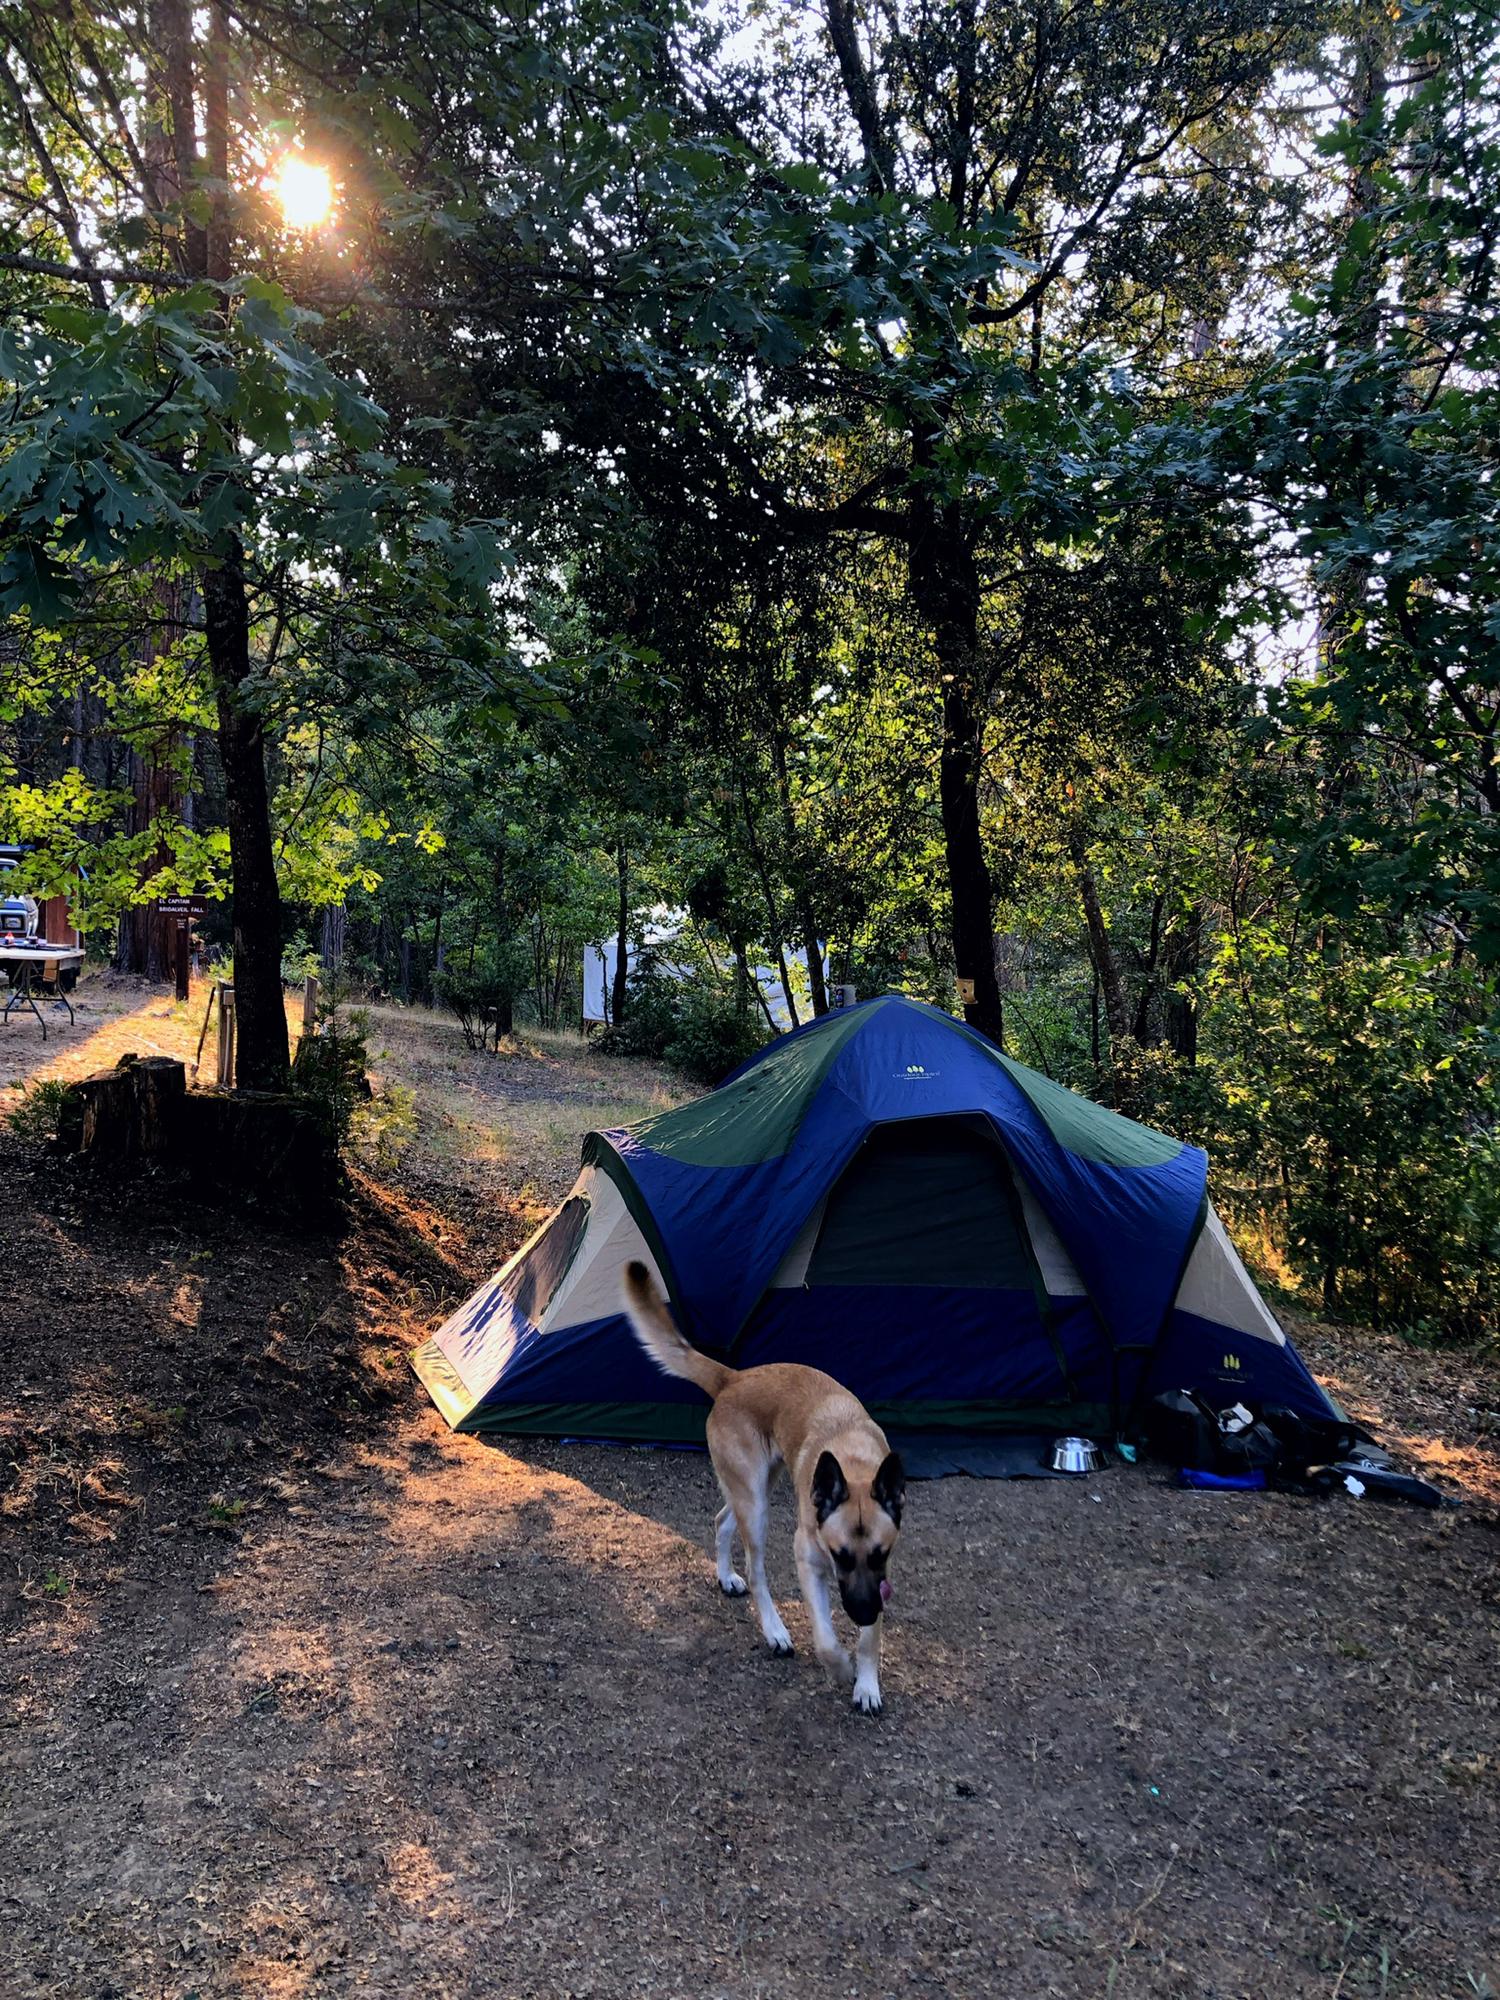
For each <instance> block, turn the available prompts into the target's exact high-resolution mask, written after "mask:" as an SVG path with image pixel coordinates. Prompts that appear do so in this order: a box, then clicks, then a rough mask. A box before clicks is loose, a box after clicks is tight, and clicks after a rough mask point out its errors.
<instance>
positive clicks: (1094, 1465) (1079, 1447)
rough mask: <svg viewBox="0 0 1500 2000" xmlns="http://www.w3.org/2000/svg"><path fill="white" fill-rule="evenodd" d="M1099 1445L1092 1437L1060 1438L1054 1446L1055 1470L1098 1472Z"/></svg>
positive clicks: (1053, 1468)
mask: <svg viewBox="0 0 1500 2000" xmlns="http://www.w3.org/2000/svg"><path fill="white" fill-rule="evenodd" d="M1099 1465H1100V1459H1099V1447H1098V1445H1096V1444H1095V1443H1094V1441H1093V1439H1092V1438H1059V1439H1058V1440H1057V1442H1056V1444H1054V1445H1053V1447H1052V1470H1053V1471H1054V1472H1079V1473H1083V1472H1097V1471H1098V1470H1099Z"/></svg>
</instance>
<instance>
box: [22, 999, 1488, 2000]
mask: <svg viewBox="0 0 1500 2000" xmlns="http://www.w3.org/2000/svg"><path fill="white" fill-rule="evenodd" d="M85 994H86V997H88V998H89V1001H90V1005H91V1007H94V1008H95V1010H96V1011H94V1012H93V1013H91V1014H90V1015H89V1016H87V1017H84V1016H81V1017H80V1021H81V1024H83V1023H85V1022H86V1023H87V1031H86V1032H85V1033H81V1034H80V1036H79V1037H78V1038H77V1040H75V1041H73V1042H72V1043H71V1044H69V1045H65V1046H64V1045H59V1044H54V1043H53V1042H51V1041H49V1044H48V1050H47V1061H48V1062H49V1064H50V1063H51V1062H53V1061H54V1060H56V1059H58V1058H59V1057H61V1058H63V1059H64V1060H66V1061H68V1062H72V1061H74V1060H75V1058H76V1059H77V1060H78V1061H79V1062H80V1063H81V1066H82V1067H83V1068H85V1069H87V1068H93V1067H97V1066H98V1060H99V1058H98V1056H97V1051H98V1049H99V1048H100V1047H103V1046H104V1044H103V1043H99V1042H96V1043H95V1058H94V1059H89V1058H88V1056H87V1055H86V1053H85V1051H86V1048H87V1043H88V1040H89V1037H90V1036H93V1037H97V1036H101V1035H102V1036H105V1037H106V1038H108V1037H112V1036H114V1035H115V1034H116V1032H117V1031H118V1032H124V1033H126V1034H127V1035H128V1034H130V1033H134V1034H135V1035H137V1036H140V1035H142V1033H143V1030H144V1028H145V1025H146V1023H147V1022H151V1021H154V1022H155V1024H156V1027H157V1029H158V1030H159V1033H160V1038H161V1045H162V1046H165V1047H168V1048H175V1046H176V1044H174V1043H173V1041H172V1037H173V1035H175V1034H178V1033H179V1031H180V1030H181V1028H182V1023H181V1022H174V1021H173V1020H171V1019H167V1018H158V1017H159V1016H171V1015H172V1014H173V1012H174V1010H172V1009H171V1007H170V1005H169V1004H168V1005H165V1007H164V1006H163V1003H162V1002H161V1001H160V1000H159V998H158V997H157V996H152V995H145V994H142V993H141V992H140V991H139V990H125V989H118V990H117V989H110V990H105V989H103V988H102V987H101V988H99V989H98V990H97V991H95V990H92V986H91V987H88V988H85ZM153 1009H154V1010H155V1012H154V1013H153ZM188 1012H189V1014H191V1012H192V1010H191V1009H189V1010H188ZM122 1023H123V1027H122ZM189 1025H190V1032H191V1034H193V1035H196V1029H197V1023H196V1020H191V1021H190V1024H189ZM33 1026H34V1024H33ZM371 1027H372V1036H371V1040H372V1047H373V1048H374V1050H375V1054H376V1061H377V1067H378V1068H379V1069H380V1070H381V1071H382V1073H383V1074H384V1076H385V1077H386V1079H387V1081H388V1082H392V1081H394V1082H399V1083H400V1085H401V1087H402V1088H404V1089H407V1090H409V1091H410V1092H411V1093H412V1123H413V1125H414V1128H415V1136H414V1138H413V1139H412V1141H411V1144H410V1146H409V1147H408V1150H407V1153H406V1155H405V1158H404V1160H403V1162H402V1164H401V1165H400V1166H399V1167H398V1168H397V1169H396V1170H395V1171H394V1173H392V1174H390V1175H388V1176H386V1182H387V1183H388V1184H384V1185H382V1184H381V1182H379V1181H377V1180H373V1179H365V1180H364V1181H363V1182H362V1184H361V1188H360V1191H359V1194H358V1196H357V1199H356V1201H355V1204H354V1210H353V1215H352V1218H351V1223H350V1227H349V1229H348V1230H347V1231H346V1233H345V1234H344V1235H343V1236H342V1237H339V1238H337V1239H334V1238H326V1237H297V1236H292V1235H286V1234H268V1233H267V1232H266V1231H265V1230H264V1228H262V1227H261V1226H260V1225H258V1224H257V1223H255V1222H254V1220H253V1219H252V1218H249V1217H246V1216H240V1215H234V1214H225V1213H223V1212H216V1211H213V1210H210V1209H207V1208H204V1207H201V1206H197V1205H195V1204H194V1202H193V1201H192V1199H191V1198H190V1193H186V1192H184V1191H183V1190H180V1189H172V1188H168V1187H163V1186H158V1185H155V1184H152V1183H149V1182H147V1183H144V1184H140V1185H137V1186H135V1187H128V1188H127V1187H123V1186H116V1187H111V1188H100V1187H98V1186H97V1185H95V1184H93V1183H91V1182H89V1181H86V1180H83V1179H80V1178H79V1177H77V1176H76V1175H75V1174H72V1173H70V1172H68V1171H66V1170H65V1169H64V1168H62V1167H60V1166H59V1165H58V1163H56V1162H54V1161H51V1160H49V1159H48V1158H47V1157H46V1155H45V1154H44V1153H43V1152H42V1151H40V1150H39V1149H37V1148H35V1147H32V1146H29V1145H27V1144H25V1143H23V1142H22V1141H20V1140H18V1139H16V1138H14V1137H12V1136H10V1135H8V1134H6V1135H5V1136H3V1137H0V1201H3V1203H4V1207H5V1211H6V1214H7V1217H8V1220H9V1236H8V1246H7V1247H8V1250H9V1257H8V1262H7V1274H6V1293H7V1302H8V1304H9V1308H10V1310H9V1311H8V1313H7V1314H6V1315H5V1319H4V1331H3V1333H0V1995H3V1996H4V2000H40V1996H43V1995H45V1996H48V2000H190V1996H198V2000H209V1996H215V1997H217V1996H229V1995H234V1996H249V2000H260V1996H266V1997H267V2000H353V1996H356V1995H370V1996H380V2000H385V1996H391V2000H395V1996H401V2000H439V1996H442V1997H443V2000H450V1996H451V2000H460V1996H463V2000H467V1996H471V1995H496V1996H515V2000H533V1996H534V2000H567V1996H575V2000H618V1996H624V1995H628V1994H634V1993H650V1994H653V1995H659V1996H682V2000H752V1996H763V2000H773V1996H775V2000H780V1996H793V1995H795V1996H799V2000H801V1996H811V2000H824V1996H827V2000H836V1996H837V2000H843V1996H851V2000H883V1996H888V1995H889V1996H905V1995H930V1996H945V2000H949V1997H950V1996H951V2000H978V1996H986V2000H989V1996H994V2000H1031V1997H1032V1996H1050V1995H1057V1996H1067V2000H1072V1997H1073V1996H1085V1995H1089V1996H1093V1995H1097V1996H1102V2000H1109V1997H1110V1996H1114V2000H1125V1996H1155V1995H1173V1996H1182V2000H1189V1996H1191V2000H1210V1996H1212V1997H1213V2000H1231V1996H1233V2000H1264V1997H1265V1996H1283V1995H1285V1996H1292V1995H1296V1996H1303V1995H1307V1996H1312V1995H1318V1996H1324V2000H1340V1996H1372V2000H1374V1997H1375V1996H1380V2000H1384V1996H1397V1995H1410V1996H1435V1997H1436V1996H1440V1997H1441V2000H1477V1996H1484V1995H1491V1996H1494V1995H1496V1994H1500V1902H1497V1897H1496V1894H1495V1882H1496V1879H1497V1861H1500V1824H1497V1817H1500V1753H1497V1749H1496V1735H1497V1732H1496V1702H1497V1683H1496V1676H1495V1662H1496V1657H1497V1653H1496V1641H1497V1638H1500V1592H1497V1584H1496V1576H1497V1572H1496V1554H1497V1522H1500V1516H1497V1513H1496V1509H1495V1506H1494V1504H1493V1500H1494V1495H1495V1493H1496V1491H1497V1490H1500V1489H1497V1487H1496V1486H1495V1484H1494V1482H1495V1481H1496V1480H1497V1479H1500V1450H1497V1426H1500V1417H1497V1409H1500V1379H1497V1371H1496V1369H1495V1367H1494V1366H1493V1365H1492V1364H1491V1363H1487V1362H1486V1361H1484V1360H1483V1358H1481V1357H1474V1356H1469V1357H1457V1358H1455V1357H1442V1356H1434V1355H1430V1354H1425V1353H1421V1352H1418V1351H1416V1350H1413V1349H1409V1348H1407V1347H1404V1346H1402V1345H1401V1344H1399V1343H1396V1342H1393V1341H1388V1340H1382V1341H1377V1340H1374V1339H1373V1338H1372V1337H1369V1336H1359V1335H1356V1334H1354V1333H1351V1332H1350V1331H1348V1330H1342V1331H1337V1332H1335V1331H1333V1330H1330V1329H1319V1328H1317V1327H1308V1328H1305V1329H1303V1337H1304V1340H1305V1351H1306V1352H1307V1354H1308V1358H1309V1360H1310V1361H1311V1363H1312V1365H1313V1366H1314V1367H1315V1368H1317V1369H1318V1371H1319V1372H1320V1373H1321V1374H1323V1375H1324V1376H1325V1377H1327V1378H1329V1379H1336V1380H1337V1382H1338V1385H1339V1393H1340V1394H1341V1395H1342V1396H1343V1397H1344V1398H1345V1399H1346V1400H1352V1401H1354V1402H1356V1403H1358V1405H1359V1407H1360V1409H1361V1410H1362V1412H1363V1413H1365V1414H1367V1415H1368V1416H1369V1417H1370V1419H1371V1420H1372V1421H1374V1422H1375V1423H1376V1424H1377V1425H1378V1426H1379V1427H1380V1428H1381V1429H1382V1430H1383V1431H1384V1433H1385V1435H1386V1436H1387V1438H1388V1439H1390V1440H1393V1441H1395V1440H1401V1441H1403V1442H1402V1450H1403V1453H1404V1454H1405V1455H1406V1456H1408V1457H1410V1458H1412V1459H1413V1460H1420V1461H1421V1462H1422V1463H1423V1464H1424V1465H1426V1466H1427V1467H1428V1468H1429V1469H1430V1470H1432V1471H1435V1472H1436V1473H1438V1474H1439V1475H1440V1476H1441V1477H1443V1478H1444V1479H1445V1480H1446V1481H1447V1483H1448V1484H1449V1485H1450V1487H1451V1489H1452V1490H1453V1491H1454V1492H1455V1493H1460V1492H1462V1493H1465V1494H1466V1504H1465V1505H1464V1506H1463V1507H1462V1508H1460V1509H1457V1510H1454V1511H1452V1512H1445V1513H1442V1514H1432V1513H1423V1512H1419V1511H1416V1510H1414V1509H1406V1508H1400V1507H1390V1506H1382V1505H1379V1504H1375V1503H1371V1502H1368V1501H1366V1502H1362V1503H1355V1502H1353V1501H1343V1500H1341V1501H1329V1502H1313V1501H1306V1500H1300V1499H1293V1498H1287V1497H1279V1496H1278V1497H1253V1498H1249V1497H1245V1498H1242V1497H1238V1496H1210V1495H1194V1494H1186V1493H1182V1492H1179V1491H1177V1490H1175V1489H1173V1488H1172V1487H1171V1486H1170V1484H1169V1483H1168V1478H1167V1475H1166V1473H1165V1472H1164V1471H1163V1470H1159V1469H1155V1468H1148V1467H1142V1468H1138V1469H1136V1470H1133V1471H1130V1470H1116V1471H1111V1472H1109V1473H1107V1474H1104V1475H1101V1476H1098V1477H1096V1478H1094V1479H1091V1480H1089V1481H1087V1482H1085V1483H1079V1484H1076V1485H1075V1484H1064V1483H1061V1482H1046V1483H1008V1484H987V1483H979V1482H974V1481H969V1480H957V1479H955V1480H945V1481H942V1482H938V1483H934V1484H928V1485H923V1486H920V1487H917V1488H914V1489H913V1493H912V1497H911V1501H910V1505H909V1509H908V1516H907V1526H906V1530H905V1532H904V1535H903V1540H902V1549H901V1555H900V1560H899V1565H898V1571H897V1575H896V1595H895V1599H894V1602H893V1605H892V1616H891V1620H890V1633H889V1638H888V1642H887V1666H886V1674H885V1682H886V1696H887V1700H886V1709H885V1713H884V1714H883V1715H882V1716H881V1717H880V1718H879V1719H877V1720H865V1719H863V1718H860V1717H858V1716H856V1715H855V1714H854V1713H853V1712H852V1711H851V1710H850V1709H849V1708H848V1707H847V1705H846V1703H845V1701H844V1700H843V1699H842V1698H841V1697H839V1696H837V1695H835V1694H834V1693H833V1692H832V1691H831V1690H830V1689H829V1688H828V1687H827V1686H826V1685H825V1684H824V1683H823V1681H822V1680H821V1678H820V1676H819V1674H818V1671H817V1669H816V1667H815V1666H814V1665H813V1664H812V1663H811V1662H810V1661H809V1660H808V1659H807V1658H806V1657H802V1656H799V1657H798V1658H797V1659H795V1660H792V1661H786V1662H782V1661H776V1660H772V1659H771V1658H770V1657H768V1656H766V1655H765V1654H764V1653H763V1651H762V1650H761V1648H760V1646H759V1642H758V1638H757V1635H756V1633H755V1630H754V1627H753V1624H752V1622H751V1619H750V1615H749V1613H748V1612H747V1611H746V1610H745V1608H744V1607H743V1606H742V1605H730V1604H726V1603H725V1602H724V1601H723V1600H722V1599H721V1598H720V1597H719V1595H718V1593H717V1591H716V1590H715V1588H714V1587H713V1578H712V1570H711V1566H710V1563H709V1560H708V1556H707V1552H706V1544H707V1538H708V1529H709V1522H710V1515H711V1511H712V1505H713V1499H712V1493H711V1480H710V1476H709V1472H708V1468H707V1465H706V1462H705V1461H704V1460H703V1459H702V1458H701V1457H699V1456H697V1455H694V1454H688V1453H681V1452H672V1453H651V1452H634V1451H609V1450H603V1449H598V1448H593V1449H586V1448H580V1447H568V1446H563V1445H560V1444H536V1445H528V1446H526V1447H525V1448H523V1449H518V1450H508V1449H503V1448H498V1449H497V1448H495V1447H493V1446H489V1445H486V1444H483V1443H481V1442H479V1441H476V1440H472V1439H459V1438H454V1437H452V1436H450V1435H449V1434H448V1432H447V1431H446V1429H445V1428H444V1426H443V1425H442V1423H441V1421H440V1420H439V1418H438V1417H437V1415H436V1412H435V1411H434V1410H433V1409H432V1408H431V1407H430V1406H429V1405H428V1404H427V1402H426V1401H425V1399H424V1398H423V1397H422V1395H421V1394H420V1391H419V1390H418V1389H417V1387H416V1385H415V1383H414V1381H413V1379H412V1378H411V1376H410V1374H409V1372H408V1370H407V1367H406V1354H407V1351H408V1349H409V1348H410V1346H411V1345H412V1344H413V1343H415V1342H416V1341H417V1340H419V1339H420V1338H421V1337H423V1335H424V1334H425V1333H426V1332H428V1331H430V1330H431V1327H432V1325H433V1324H434V1323H435V1321H436V1319H437V1318H438V1316H439V1314H440V1313H441V1312H442V1310H443V1309H444V1307H445V1306H446V1305H447V1304H449V1303H451V1302H452V1301H453V1300H455V1299H456V1298H457V1297H459V1296H460V1295H461V1293H462V1291H463V1288H464V1287H465V1286H466V1285H468V1284H469V1283H471V1282H472V1281H473V1280H475V1279H477V1278H478V1277H479V1276H481V1275H483V1274H484V1273H485V1272H487V1271H488V1269H489V1268H491V1266H492V1265H493V1263H494V1261H495V1260H496V1259H497V1258H498V1257H499V1256H500V1255H502V1254H503V1253H504V1251H505V1250H506V1248H508V1247H509V1246H511V1245H512V1244H514V1243H515V1242H517V1241H519V1240H520V1238H521V1237H522V1236H523V1235H524V1233H525V1232H526V1229H527V1228H528V1227H529V1225H530V1223H531V1221H532V1219H533V1217H534V1215H535V1214H536V1213H537V1212H538V1209H539V1207H541V1206H544V1205H545V1203H546V1201H547V1200H549V1199H551V1198H553V1197H554V1196H555V1194H556V1193H557V1191H558V1190H559V1189H560V1188H561V1187H562V1186H563V1185H565V1183H566V1181H567V1179H568V1178H569V1177H570V1173H571V1163H572V1160H573V1159H574V1158H576V1141H577V1136H578V1134H579V1133H580V1132H581V1131H582V1130H583V1129H585V1128H586V1126H587V1125H588V1124H591V1123H596V1122H601V1120H602V1121H603V1122H613V1118H614V1116H615V1115H616V1114H617V1113H618V1112H619V1111H621V1110H626V1111H628V1110H629V1109H630V1108H631V1107H635V1108H637V1109H646V1108H650V1107H651V1105H652V1104H654V1103H656V1102H658V1101H659V1102H665V1101H668V1097H669V1093H670V1092H671V1090H672V1088H673V1086H672V1085H671V1084H670V1082H668V1081H666V1080H664V1079H662V1078H660V1077H658V1076H655V1075H653V1074H652V1073H651V1072H649V1071H645V1070H621V1069H620V1068H618V1067H616V1066H614V1065H610V1064H608V1063H606V1062H604V1061H601V1060H599V1059H597V1058H591V1057H590V1056H589V1055H588V1054H587V1053H585V1052H580V1051H579V1049H578V1047H577V1045H576V1044H571V1045H570V1044H568V1043H566V1042H565V1041H563V1040H561V1039H557V1040H552V1041H539V1042H536V1043H534V1044H533V1045H532V1046H531V1049H530V1051H529V1052H526V1051H521V1052H518V1053H516V1054H514V1055H512V1056H509V1057H502V1058H498V1059H497V1058H491V1057H479V1056H474V1055H470V1054H468V1053H467V1052H466V1051H464V1050H463V1049H462V1045H461V1043H460V1041H459V1039H458V1036H457V1033H456V1031H455V1030H454V1029H452V1028H451V1027H450V1026H448V1025H447V1024H442V1023H437V1022H435V1021H433V1020H431V1019H430V1018H429V1017H425V1016H422V1015H419V1014H415V1013H414V1014H412V1015H405V1014H401V1013H399V1012H398V1011H397V1010H391V1011H389V1012H385V1011H382V1012H379V1013H377V1014H376V1015H374V1016H373V1017H372V1022H371ZM23 1032H24V1031H23V1030H21V1029H19V1028H13V1029H11V1030H9V1031H5V1032H3V1033H0V1053H3V1055H4V1057H5V1060H7V1061H10V1062H14V1063H17V1064H18V1065H21V1066H24V1056H18V1055H17V1054H16V1053H15V1051H16V1049H17V1046H18V1041H17V1039H16V1038H18V1037H19V1036H20V1035H21V1034H22V1033H23ZM37 1043H38V1050H37V1054H38V1056H39V1053H40V1051H39V1038H37ZM124 1045H126V1046H130V1045H137V1044H132V1043H130V1042H128V1041H127V1042H126V1043H125V1044H124ZM142 1052H143V1053H144V1052H146V1051H145V1049H144V1048H142ZM36 1059H37V1058H36V1057H33V1061H36ZM10 1073H11V1072H7V1071H5V1070H3V1069H0V1082H3V1081H4V1080H5V1078H6V1076H7V1074H10ZM782 1525H783V1527H784V1528H785V1530H786V1532H785V1534H784V1535H781V1534H777V1535H774V1536H773V1544H772V1546H773V1561H774V1571H773V1574H774V1576H775V1579H776V1582H777V1586H778V1590H779V1592H780V1593H781V1594H782V1601H783V1608H784V1610H785V1612H786V1615H787V1618H788V1622H789V1624H790V1625H791V1627H792V1631H793V1635H794V1637H795V1638H797V1639H798V1641H799V1643H800V1642H801V1641H802V1640H803V1639H804V1638H805V1630H806V1627H805V1620H804V1619H803V1617H802V1614H801V1608H800V1605H799V1604H798V1603H797V1601H796V1599H795V1595H794V1582H793V1572H792V1565H791V1558H790V1547H789V1543H790V1525H789V1515H786V1516H785V1518H784V1520H783V1524H782Z"/></svg>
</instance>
